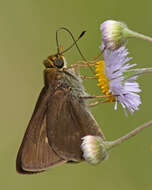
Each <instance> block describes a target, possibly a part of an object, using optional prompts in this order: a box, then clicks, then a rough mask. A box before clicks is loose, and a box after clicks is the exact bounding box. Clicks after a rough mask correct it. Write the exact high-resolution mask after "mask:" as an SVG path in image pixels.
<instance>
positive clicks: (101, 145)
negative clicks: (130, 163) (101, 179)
mask: <svg viewBox="0 0 152 190" xmlns="http://www.w3.org/2000/svg"><path fill="white" fill-rule="evenodd" d="M82 140H83V142H82V144H81V149H82V151H83V157H84V159H85V160H86V161H87V162H89V163H90V164H99V163H100V162H102V161H104V160H105V159H107V158H108V152H107V148H106V141H103V139H102V138H101V137H99V136H91V135H88V136H85V137H83V138H82Z"/></svg>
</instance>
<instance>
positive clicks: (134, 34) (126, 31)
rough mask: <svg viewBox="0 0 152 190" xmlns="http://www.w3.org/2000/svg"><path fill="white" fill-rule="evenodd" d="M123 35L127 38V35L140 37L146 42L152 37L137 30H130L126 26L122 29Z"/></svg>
mask: <svg viewBox="0 0 152 190" xmlns="http://www.w3.org/2000/svg"><path fill="white" fill-rule="evenodd" d="M124 36H125V37H127V38H129V37H136V38H140V39H143V40H146V41H148V42H152V38H151V37H149V36H145V35H144V34H140V33H138V32H134V31H133V30H130V29H128V28H125V29H124Z"/></svg>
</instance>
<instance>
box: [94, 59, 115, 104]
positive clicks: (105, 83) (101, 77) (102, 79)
mask: <svg viewBox="0 0 152 190" xmlns="http://www.w3.org/2000/svg"><path fill="white" fill-rule="evenodd" d="M96 73H97V74H96V77H97V78H98V84H97V86H99V87H100V88H101V91H102V92H103V93H104V94H105V96H106V99H107V100H108V101H109V102H114V101H115V97H114V96H113V95H112V92H110V91H109V80H108V79H107V76H106V74H105V65H104V60H101V61H98V62H96Z"/></svg>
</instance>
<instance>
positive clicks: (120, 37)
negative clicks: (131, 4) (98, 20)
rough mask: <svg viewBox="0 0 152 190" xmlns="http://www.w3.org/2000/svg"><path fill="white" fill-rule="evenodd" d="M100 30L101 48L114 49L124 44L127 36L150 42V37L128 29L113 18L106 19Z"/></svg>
mask: <svg viewBox="0 0 152 190" xmlns="http://www.w3.org/2000/svg"><path fill="white" fill-rule="evenodd" d="M100 30H101V32H102V45H101V49H102V50H103V49H104V48H106V49H109V50H116V49H118V48H120V47H121V46H124V45H125V44H126V42H127V39H128V38H131V37H136V38H140V39H143V40H147V41H149V42H152V38H151V37H149V36H145V35H143V34H140V33H137V32H134V31H133V30H130V29H129V28H128V27H127V25H126V24H124V23H123V22H119V21H115V20H107V21H105V22H104V23H102V24H101V26H100Z"/></svg>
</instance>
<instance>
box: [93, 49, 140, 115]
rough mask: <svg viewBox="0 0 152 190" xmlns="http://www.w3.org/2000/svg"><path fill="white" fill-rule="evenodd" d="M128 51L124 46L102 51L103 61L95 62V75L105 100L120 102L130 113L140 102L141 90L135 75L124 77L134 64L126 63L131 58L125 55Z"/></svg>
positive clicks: (136, 108)
mask: <svg viewBox="0 0 152 190" xmlns="http://www.w3.org/2000/svg"><path fill="white" fill-rule="evenodd" d="M127 55H128V51H127V49H125V47H124V46H122V47H120V48H119V49H117V50H114V51H109V50H107V49H105V51H104V61H98V62H97V63H96V73H97V74H96V76H97V78H98V86H99V87H100V88H101V90H102V92H103V93H104V94H105V96H106V97H107V101H109V102H116V103H115V109H117V102H120V104H121V105H122V107H123V108H124V110H126V109H128V111H129V112H130V113H133V112H134V111H135V110H138V109H139V108H138V107H139V105H140V104H141V100H140V96H139V95H138V93H139V92H141V90H140V89H139V84H138V83H137V82H136V79H137V76H130V77H127V78H126V77H125V74H126V73H128V72H129V71H131V70H130V68H132V67H133V66H135V65H136V64H129V63H127V62H128V61H129V60H130V59H131V58H129V57H127Z"/></svg>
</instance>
